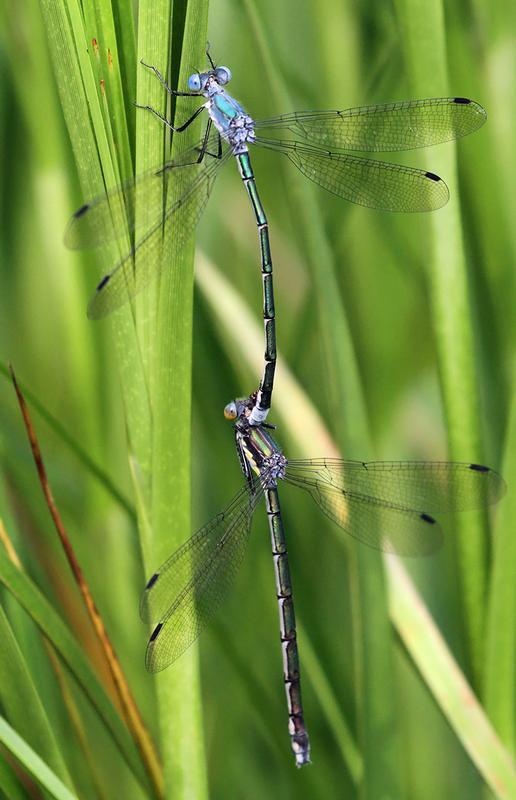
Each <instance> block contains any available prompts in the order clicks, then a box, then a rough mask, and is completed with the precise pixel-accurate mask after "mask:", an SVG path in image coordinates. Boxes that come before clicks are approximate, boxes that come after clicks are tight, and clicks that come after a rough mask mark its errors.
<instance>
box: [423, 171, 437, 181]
mask: <svg viewBox="0 0 516 800" xmlns="http://www.w3.org/2000/svg"><path fill="white" fill-rule="evenodd" d="M425 175H426V177H427V178H430V180H431V181H440V180H441V179H440V177H439V175H436V174H435V172H425Z"/></svg>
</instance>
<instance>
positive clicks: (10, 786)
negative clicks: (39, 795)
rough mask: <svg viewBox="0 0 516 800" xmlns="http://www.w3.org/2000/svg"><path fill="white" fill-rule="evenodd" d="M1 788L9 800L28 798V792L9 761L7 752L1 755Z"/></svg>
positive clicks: (25, 799) (24, 799)
mask: <svg viewBox="0 0 516 800" xmlns="http://www.w3.org/2000/svg"><path fill="white" fill-rule="evenodd" d="M0 789H1V790H2V792H3V794H4V797H7V798H8V800H27V797H28V796H30V795H28V792H30V789H26V788H25V787H24V786H22V784H21V783H20V781H19V780H18V776H17V775H16V772H15V770H14V768H13V767H12V766H11V765H10V764H9V763H8V762H7V759H6V757H5V754H4V753H2V754H1V755H0Z"/></svg>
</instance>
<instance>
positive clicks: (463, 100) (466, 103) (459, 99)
mask: <svg viewBox="0 0 516 800" xmlns="http://www.w3.org/2000/svg"><path fill="white" fill-rule="evenodd" d="M453 102H454V103H459V105H463V106H469V104H470V103H471V100H468V98H467V97H454V98H453Z"/></svg>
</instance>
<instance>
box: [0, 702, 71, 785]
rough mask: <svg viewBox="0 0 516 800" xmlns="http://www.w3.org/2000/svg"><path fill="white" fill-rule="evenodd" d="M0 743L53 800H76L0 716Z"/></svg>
mask: <svg viewBox="0 0 516 800" xmlns="http://www.w3.org/2000/svg"><path fill="white" fill-rule="evenodd" d="M0 742H2V744H3V745H4V746H5V747H6V748H7V749H8V750H9V752H10V753H11V755H13V756H14V757H15V758H16V760H17V761H19V762H20V764H22V766H23V767H24V768H25V769H26V770H27V772H28V773H29V774H30V775H31V776H32V777H33V778H34V779H35V780H36V781H37V782H38V783H39V784H40V785H41V786H43V787H44V788H45V789H46V790H47V791H48V792H49V793H50V795H51V796H52V797H54V798H55V800H77V795H75V794H73V793H72V792H70V790H69V789H68V788H67V787H66V786H65V785H64V783H63V782H62V781H61V780H60V779H59V778H58V777H57V775H56V774H55V772H53V771H52V770H51V769H50V767H49V766H48V764H46V763H45V761H43V759H42V758H40V756H39V755H38V754H37V753H36V752H35V751H34V750H33V749H32V747H30V746H29V745H28V744H27V742H26V741H25V740H24V739H22V737H21V736H19V735H18V733H17V732H16V731H15V730H14V729H13V728H11V726H10V725H9V723H8V722H7V720H5V719H4V718H3V717H1V716H0Z"/></svg>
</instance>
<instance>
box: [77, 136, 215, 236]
mask: <svg viewBox="0 0 516 800" xmlns="http://www.w3.org/2000/svg"><path fill="white" fill-rule="evenodd" d="M203 141H204V138H203V139H201V140H200V141H199V142H198V143H197V145H195V146H193V147H190V148H188V149H187V150H185V151H184V152H183V153H180V154H179V155H178V156H177V157H176V158H174V159H173V160H172V161H169V162H167V163H165V164H160V165H159V166H158V167H156V168H154V169H151V170H149V171H148V172H144V173H142V174H141V175H137V176H136V177H135V178H131V179H129V180H128V181H126V182H125V183H123V184H122V185H120V186H115V188H113V189H111V190H110V191H108V192H106V193H105V194H101V195H98V197H96V198H94V199H93V200H91V201H90V202H89V203H85V204H84V205H83V206H81V208H79V209H78V210H77V211H76V212H75V214H74V215H73V216H72V217H71V219H70V221H69V223H68V226H67V228H66V231H65V234H64V243H65V245H66V246H67V247H68V248H69V249H70V250H89V249H92V248H96V247H99V246H101V245H103V244H107V243H108V242H112V241H116V240H118V239H123V238H124V237H125V236H127V234H128V233H132V232H133V231H135V230H138V229H139V228H141V227H145V226H146V225H147V226H148V225H149V223H155V222H156V221H158V220H159V221H161V220H162V216H163V212H164V192H165V191H166V189H167V184H168V180H169V178H170V176H171V175H172V173H173V171H174V170H176V171H179V170H178V168H179V167H181V168H182V169H181V171H182V172H183V173H184V176H183V177H182V180H184V181H185V183H184V184H183V185H184V186H185V190H186V189H187V187H188V185H189V184H190V183H191V182H194V181H196V180H197V177H198V174H199V172H200V169H201V167H202V166H203V162H201V164H197V163H195V162H196V161H197V159H198V157H199V150H200V148H201V147H202V144H203ZM217 146H218V134H216V135H212V136H211V137H210V139H209V141H208V148H207V149H208V150H210V152H215V149H216V147H217ZM214 148H215V149H214ZM205 159H206V161H211V160H212V159H210V158H209V156H205ZM142 212H143V213H142Z"/></svg>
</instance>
